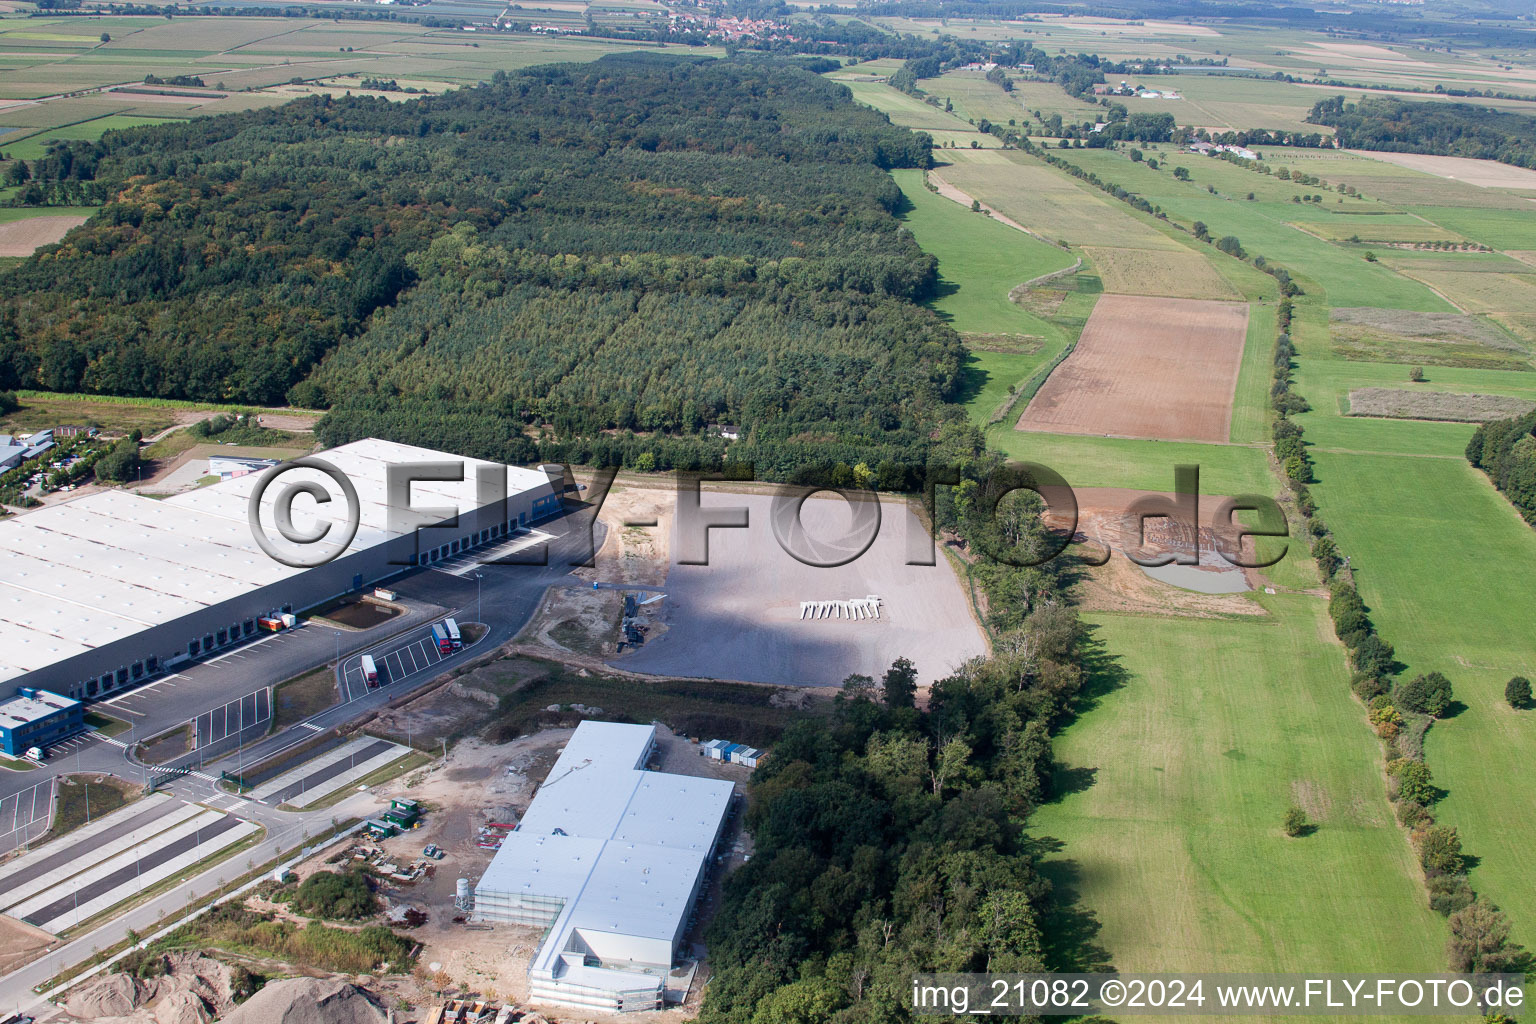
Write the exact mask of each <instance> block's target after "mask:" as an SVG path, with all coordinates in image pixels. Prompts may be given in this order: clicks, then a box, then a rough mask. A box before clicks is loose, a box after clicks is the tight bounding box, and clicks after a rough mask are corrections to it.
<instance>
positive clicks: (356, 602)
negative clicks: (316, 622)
mask: <svg viewBox="0 0 1536 1024" xmlns="http://www.w3.org/2000/svg"><path fill="white" fill-rule="evenodd" d="M403 611H405V609H404V608H403V607H402V606H400V605H397V604H389V603H388V602H386V601H380V600H377V599H375V598H371V597H357V598H350V599H348V600H345V601H342V602H341V603H340V604H337V605H336V606H335V607H332V608H327V609H325V610H324V611H323V612H322V613H320V614H321V616H322V617H323V618H325V619H326V620H327V621H329V622H336V623H340V624H341V625H343V626H347V627H349V628H351V629H372V628H373V627H374V626H377V625H380V624H381V623H385V622H388V621H389V620H390V619H392V618H394V617H395V616H396V615H399V614H400V613H401V612H403Z"/></svg>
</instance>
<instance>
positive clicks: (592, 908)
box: [476, 721, 733, 987]
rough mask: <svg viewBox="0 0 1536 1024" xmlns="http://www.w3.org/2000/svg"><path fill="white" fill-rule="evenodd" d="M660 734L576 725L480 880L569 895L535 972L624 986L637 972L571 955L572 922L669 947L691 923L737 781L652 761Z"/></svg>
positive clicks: (592, 931) (503, 889)
mask: <svg viewBox="0 0 1536 1024" xmlns="http://www.w3.org/2000/svg"><path fill="white" fill-rule="evenodd" d="M654 736H655V726H650V725H622V724H617V723H613V722H591V721H587V722H582V723H581V724H580V725H579V726H577V728H576V732H575V734H574V735H573V736H572V737H571V739H570V742H569V743H567V744H566V747H565V750H564V751H562V752H561V754H560V757H559V758H558V759H557V760H556V761H555V764H554V767H552V768H551V769H550V771H549V776H548V777H547V778H546V779H545V781H544V784H543V785H542V786H541V787H540V788H539V791H538V793H537V794H535V796H534V798H533V803H532V804H531V805H530V806H529V808H528V811H527V813H526V814H525V815H524V816H523V820H522V821H521V822H520V823H519V824H518V828H517V831H516V832H513V833H512V834H511V835H509V836H508V837H507V839H506V841H504V842H503V843H502V846H501V849H500V850H499V851H497V853H496V857H495V859H494V860H493V861H491V864H490V866H489V867H488V868H487V869H486V872H485V874H484V876H483V877H481V879H480V881H479V883H478V885H477V886H476V889H477V890H479V891H482V892H500V893H521V894H526V895H534V896H544V897H553V898H557V899H560V900H562V901H564V906H563V907H562V908H561V910H560V912H559V915H558V916H557V917H556V919H555V921H554V923H553V925H552V926H551V927H550V929H549V931H548V933H547V934H546V935H545V937H544V941H543V943H542V944H541V945H540V947H539V949H538V951H537V952H536V953H535V954H534V957H533V960H532V962H531V964H530V971H541V972H543V971H552V970H553V971H556V973H557V976H561V977H564V979H565V980H566V981H567V983H571V982H574V981H575V976H574V975H575V974H580V975H582V976H583V977H585V978H586V981H587V983H588V984H593V985H595V986H596V987H615V986H617V987H622V985H621V982H622V981H623V980H624V979H626V978H627V979H630V980H631V981H635V977H634V975H633V974H629V973H627V972H613V971H608V970H607V969H605V968H596V967H584V968H581V967H576V968H573V967H561V966H560V964H559V961H560V959H561V954H562V953H563V952H564V951H565V950H566V949H567V947H568V945H569V944H570V942H571V938H572V933H573V932H578V931H579V932H582V933H583V937H584V939H585V940H586V941H588V942H591V941H594V940H595V937H596V936H600V935H612V936H636V937H641V938H645V939H652V940H657V941H658V942H664V943H667V944H668V947H667V948H670V943H671V942H672V941H673V940H674V938H675V937H676V936H677V935H678V934H679V933H680V931H681V927H682V925H683V923H684V921H685V920H686V919H687V916H688V914H689V911H690V910H691V909H692V908H691V902H692V898H693V895H694V893H695V889H696V885H697V883H698V880H699V877H700V875H702V874H703V872H704V871H705V870H706V868H707V867H708V864H707V860H708V857H709V855H710V852H711V850H712V848H713V846H714V842H715V838H716V836H717V834H718V833H719V830H720V824H721V822H722V821H723V820H724V819H725V814H726V811H727V809H728V808H729V806H730V800H731V793H732V790H733V786H732V785H731V783H730V782H727V781H725V780H722V779H702V778H695V777H692V776H684V775H670V774H663V773H661V772H648V771H645V770H643V766H644V761H645V757H646V756H647V754H648V753H649V752H650V750H651V747H652V742H653V739H654ZM573 972H574V973H573ZM600 979H606V980H600ZM636 984H638V982H636Z"/></svg>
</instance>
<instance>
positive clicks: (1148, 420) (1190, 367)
mask: <svg viewBox="0 0 1536 1024" xmlns="http://www.w3.org/2000/svg"><path fill="white" fill-rule="evenodd" d="M1247 332H1248V307H1247V305H1245V304H1243V303H1239V302H1214V301H1209V300H1204V299H1165V298H1149V297H1146V296H1140V295H1105V296H1103V297H1101V298H1100V299H1099V301H1098V304H1097V305H1096V306H1094V309H1093V315H1092V316H1091V317H1089V318H1088V325H1087V326H1086V327H1085V328H1083V334H1082V337H1081V339H1079V341H1078V343H1077V348H1075V349H1074V350H1073V351H1072V354H1071V355H1070V356H1068V357H1067V358H1066V360H1065V361H1064V362H1063V363H1062V364H1061V365H1060V366H1058V367H1057V368H1056V370H1055V371H1054V372H1053V373H1052V374H1051V375H1050V377H1049V378H1047V379H1046V382H1045V386H1044V387H1042V388H1041V389H1040V391H1039V393H1038V394H1036V395H1035V397H1034V399H1033V400H1031V401H1030V403H1029V406H1028V407H1027V408H1026V409H1025V410H1024V414H1023V415H1022V416H1020V417H1019V420H1018V424H1017V428H1018V429H1019V430H1034V431H1041V432H1044V433H1053V434H1101V435H1108V436H1115V437H1144V438H1155V439H1158V440H1164V441H1179V440H1186V441H1214V442H1225V441H1226V440H1227V439H1228V437H1229V435H1230V433H1231V428H1232V395H1233V390H1234V389H1235V388H1236V386H1237V373H1238V369H1239V366H1240V365H1241V363H1242V358H1243V340H1244V337H1245V336H1246V334H1247Z"/></svg>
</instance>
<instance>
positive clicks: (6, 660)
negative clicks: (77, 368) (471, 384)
mask: <svg viewBox="0 0 1536 1024" xmlns="http://www.w3.org/2000/svg"><path fill="white" fill-rule="evenodd" d="M320 458H322V459H324V460H325V461H326V462H329V463H331V464H332V465H334V466H335V467H336V468H337V469H339V470H340V471H341V472H343V473H345V474H346V475H347V477H348V478H349V479H350V480H351V481H352V484H353V486H354V487H356V489H357V492H358V498H359V512H360V518H361V524H360V526H359V529H358V531H357V536H356V537H355V538H354V540H353V541H352V543H351V544H350V545H349V547H348V550H349V551H360V550H364V549H366V548H369V547H372V546H374V545H376V544H379V543H381V542H382V541H384V540H385V539H387V538H388V537H389V536H390V533H389V531H388V525H389V512H388V509H387V507H386V505H385V503H384V497H385V474H386V467H387V466H388V465H389V464H391V463H394V464H403V463H413V462H450V461H451V462H464V463H465V471H464V475H465V479H464V480H463V481H462V482H433V483H423V484H416V485H414V486H413V487H412V491H411V503H412V505H413V506H414V507H415V508H424V507H428V506H439V507H448V508H456V509H457V510H458V511H460V512H467V511H469V510H470V509H473V508H477V507H479V505H480V504H481V502H480V500H479V498H480V493H479V488H478V486H477V477H476V473H477V467H489V466H491V465H492V464H491V463H486V462H477V461H475V460H461V459H459V458H458V457H457V456H452V455H448V454H445V453H443V452H435V451H431V450H428V449H425V448H417V447H415V446H414V445H404V444H396V443H394V442H391V441H380V440H377V439H375V438H368V439H365V440H362V441H356V442H353V443H352V444H348V445H343V446H341V447H340V448H334V449H331V450H330V451H327V452H324V453H322V454H321V455H320ZM506 472H507V493H508V495H509V496H514V495H517V494H521V493H523V492H524V491H527V490H531V489H535V488H539V487H545V486H547V485H548V478H547V477H546V476H545V475H544V474H543V473H540V472H538V471H536V470H528V469H520V468H517V467H508V468H507V471H506ZM306 478H307V479H311V480H314V481H317V482H324V479H325V478H324V476H323V475H322V474H319V473H317V472H315V471H311V470H294V471H292V472H291V474H287V475H285V476H284V477H283V478H282V479H281V481H280V482H279V485H278V486H276V487H273V488H271V489H269V490H268V492H267V494H266V495H265V496H264V498H265V501H264V503H263V508H264V510H265V514H264V515H263V517H262V521H263V523H265V524H266V525H267V534H268V536H272V537H275V536H276V533H275V530H274V529H273V528H272V525H271V524H272V514H271V508H272V504H273V502H274V501H275V500H276V498H277V496H278V494H279V493H280V492H281V490H282V489H283V487H284V485H286V484H288V483H290V482H293V481H297V480H302V479H306ZM257 480H258V476H257V475H251V476H244V477H239V478H237V479H234V480H230V481H226V482H223V483H219V484H214V485H212V486H209V487H204V488H201V489H198V490H195V491H190V492H187V493H185V494H179V495H176V496H174V497H171V498H167V499H165V500H163V501H156V500H154V499H151V498H145V497H140V496H139V495H136V494H130V493H127V492H124V491H104V492H100V493H97V494H91V495H87V496H83V497H80V498H76V499H74V500H73V501H69V502H65V503H62V504H58V505H50V506H48V507H46V508H42V509H38V510H36V511H34V512H29V513H27V514H25V515H22V516H17V517H15V518H14V519H12V520H9V521H7V522H3V523H0V682H4V681H6V680H10V679H14V678H16V677H18V676H22V675H25V674H26V673H28V672H34V671H37V670H39V669H43V668H46V667H48V666H49V665H52V664H54V663H56V662H58V661H61V660H63V659H65V658H70V657H73V656H75V655H78V654H83V653H85V652H86V651H88V650H91V649H92V648H95V647H100V646H103V645H105V644H109V643H112V642H114V641H117V640H121V639H124V638H125V637H128V636H131V635H132V634H134V633H136V632H141V631H143V630H146V629H149V628H151V627H153V626H157V625H160V624H162V623H165V622H168V621H171V620H173V619H176V618H178V617H179V616H182V615H186V614H189V613H191V612H194V611H197V610H198V609H200V608H205V607H208V606H211V605H216V604H221V603H223V602H224V601H228V600H231V599H232V598H235V597H238V596H240V595H241V594H244V593H248V592H249V591H251V590H255V589H259V588H261V587H266V586H270V585H271V584H273V583H277V582H280V581H282V580H284V579H288V578H290V577H293V576H296V575H297V574H299V573H300V572H302V571H303V570H300V569H294V568H290V567H288V566H285V565H283V564H281V563H279V562H277V561H274V560H273V559H272V558H270V557H268V556H267V555H266V553H265V552H263V551H262V550H261V548H260V547H259V546H258V545H257V543H256V541H255V539H254V538H253V537H252V535H251V528H250V525H249V519H248V507H249V502H250V495H251V493H252V490H253V489H254V488H255V486H256V483H257ZM328 490H329V491H330V492H331V493H332V494H333V495H336V498H335V500H333V501H332V502H331V503H330V504H329V505H328V506H317V505H316V503H315V502H314V501H313V500H312V499H310V498H307V497H301V498H299V499H297V500H296V501H295V502H294V504H293V510H294V523H295V526H297V527H298V528H299V529H307V528H309V527H310V526H311V525H313V524H314V522H315V521H316V519H317V518H318V516H319V515H320V514H328V515H329V516H330V517H331V518H332V519H333V520H339V519H340V518H341V517H342V516H344V514H345V509H346V505H345V502H344V501H343V500H341V498H340V493H339V488H338V487H337V486H336V485H335V484H331V486H330V487H329V488H328ZM409 525H411V526H414V525H418V524H414V523H413V524H409ZM428 536H429V537H430V534H429V535H428Z"/></svg>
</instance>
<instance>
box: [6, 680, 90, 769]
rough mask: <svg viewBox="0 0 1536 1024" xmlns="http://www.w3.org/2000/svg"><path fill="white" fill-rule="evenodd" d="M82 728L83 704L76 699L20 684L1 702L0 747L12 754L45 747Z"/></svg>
mask: <svg viewBox="0 0 1536 1024" xmlns="http://www.w3.org/2000/svg"><path fill="white" fill-rule="evenodd" d="M84 728H85V705H84V704H82V703H80V702H79V701H78V700H73V699H71V698H69V697H63V696H60V695H59V694H57V693H50V692H49V691H47V690H39V689H36V688H35V687H31V686H23V687H22V688H21V689H20V690H19V691H17V693H16V696H14V697H12V698H10V699H9V700H5V701H0V750H4V751H5V752H6V753H7V754H10V755H11V756H12V757H17V756H20V755H22V754H25V753H26V752H27V751H28V750H29V749H31V748H32V747H39V748H46V747H47V746H48V745H49V744H50V743H57V742H59V741H60V740H63V739H67V738H69V737H70V736H73V735H74V734H75V733H77V732H80V731H81V730H83V729H84Z"/></svg>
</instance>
